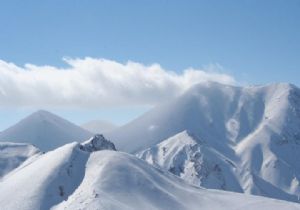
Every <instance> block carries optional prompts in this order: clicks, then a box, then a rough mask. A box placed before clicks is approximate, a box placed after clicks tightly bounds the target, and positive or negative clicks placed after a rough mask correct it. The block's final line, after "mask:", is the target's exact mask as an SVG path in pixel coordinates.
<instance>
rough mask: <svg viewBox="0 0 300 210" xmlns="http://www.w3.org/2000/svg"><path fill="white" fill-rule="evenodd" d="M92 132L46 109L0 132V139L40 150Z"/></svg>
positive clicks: (81, 138) (86, 135)
mask: <svg viewBox="0 0 300 210" xmlns="http://www.w3.org/2000/svg"><path fill="white" fill-rule="evenodd" d="M91 136H92V134H91V133H90V132H88V131H86V130H84V129H82V128H81V127H79V126H77V125H75V124H73V123H71V122H69V121H67V120H64V119H62V118H60V117H58V116H56V115H54V114H52V113H50V112H47V111H43V110H40V111H37V112H35V113H33V114H31V115H30V116H28V117H26V118H25V119H23V120H21V121H20V122H18V123H17V124H15V125H13V126H11V127H10V128H8V129H6V130H4V131H3V132H1V133H0V141H9V142H26V143H30V144H33V145H35V146H37V147H38V148H39V149H41V150H42V151H49V150H52V149H54V148H57V147H59V146H62V145H64V144H66V143H69V142H73V141H82V140H84V139H87V138H89V137H91Z"/></svg>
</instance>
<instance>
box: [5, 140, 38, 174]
mask: <svg viewBox="0 0 300 210" xmlns="http://www.w3.org/2000/svg"><path fill="white" fill-rule="evenodd" d="M40 154H41V152H40V151H39V149H37V148H36V147H34V146H32V145H29V144H21V143H10V142H0V179H1V177H3V176H5V175H6V174H8V173H9V172H11V171H13V170H14V169H16V168H17V167H19V166H20V165H22V164H23V163H25V162H30V161H32V160H33V159H35V158H36V157H37V156H39V155H40Z"/></svg>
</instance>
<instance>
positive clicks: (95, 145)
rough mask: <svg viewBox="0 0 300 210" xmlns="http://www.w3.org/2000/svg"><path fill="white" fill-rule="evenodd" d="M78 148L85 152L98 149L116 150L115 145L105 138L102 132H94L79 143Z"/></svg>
mask: <svg viewBox="0 0 300 210" xmlns="http://www.w3.org/2000/svg"><path fill="white" fill-rule="evenodd" d="M80 149H81V150H83V151H87V152H94V151H99V150H114V151H116V147H115V145H114V144H113V143H112V142H111V141H109V140H107V139H106V138H105V137H104V136H103V135H102V134H96V135H95V136H93V137H92V138H90V139H89V140H87V141H85V142H84V143H82V144H81V146H80Z"/></svg>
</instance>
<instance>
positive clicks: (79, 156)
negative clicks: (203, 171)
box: [0, 138, 300, 210]
mask: <svg viewBox="0 0 300 210" xmlns="http://www.w3.org/2000/svg"><path fill="white" fill-rule="evenodd" d="M99 139H100V140H101V138H99ZM97 141H98V140H96V144H94V145H89V144H93V141H90V143H88V142H85V143H84V144H82V145H81V144H79V143H71V144H67V145H65V146H63V147H60V148H58V149H56V150H54V151H51V152H48V153H46V154H44V155H42V156H41V157H40V158H38V159H37V160H36V161H34V162H33V163H31V164H29V165H27V166H26V167H24V168H22V169H20V170H18V171H17V172H16V173H14V174H12V175H10V176H8V177H7V178H5V179H4V180H2V181H0V206H1V209H3V210H10V209H14V210H19V209H22V210H27V209H28V210H31V209H93V210H94V209H122V210H123V209H147V210H148V209H164V210H165V209H172V210H176V209H178V210H179V209H180V210H182V209H204V210H205V209H207V210H208V209H209V210H210V209H214V210H218V209H220V210H221V209H222V210H224V209H245V210H247V209H251V210H252V209H257V210H259V209H262V210H268V209H270V210H273V209H282V210H285V209H286V210H296V209H300V206H299V205H298V204H294V203H289V202H285V201H277V200H271V199H267V198H263V197H255V196H247V195H243V194H237V193H229V192H224V191H215V190H206V189H202V188H197V187H193V186H190V185H188V184H186V183H185V182H184V181H182V180H181V179H179V178H177V177H176V176H174V175H172V174H170V173H168V172H163V171H161V170H159V169H157V168H154V167H152V166H151V165H149V164H147V163H146V162H144V161H142V160H140V159H138V158H136V157H134V156H132V155H129V154H126V153H122V152H116V151H108V150H103V151H98V150H99V149H101V147H98V146H99V145H103V144H102V143H97ZM94 143H95V141H94ZM105 147H106V148H107V145H106V146H105ZM87 148H97V149H98V150H93V152H87V151H90V150H89V149H87ZM32 178H34V182H33V181H30V180H32Z"/></svg>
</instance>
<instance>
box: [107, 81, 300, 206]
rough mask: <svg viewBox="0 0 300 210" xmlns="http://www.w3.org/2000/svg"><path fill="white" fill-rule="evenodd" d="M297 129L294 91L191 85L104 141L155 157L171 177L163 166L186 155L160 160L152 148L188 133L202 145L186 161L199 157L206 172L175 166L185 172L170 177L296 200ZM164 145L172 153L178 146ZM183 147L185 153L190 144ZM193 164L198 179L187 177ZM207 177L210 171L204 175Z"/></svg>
mask: <svg viewBox="0 0 300 210" xmlns="http://www.w3.org/2000/svg"><path fill="white" fill-rule="evenodd" d="M299 125H300V90H299V89H298V88H297V87H295V86H293V85H290V84H284V83H280V84H272V85H267V86H251V87H233V86H227V85H221V84H218V83H210V82H209V83H203V84H199V85H196V86H194V87H193V88H191V89H190V90H188V91H187V92H186V93H185V94H183V95H182V96H180V97H178V98H177V99H175V100H173V101H171V102H169V103H166V104H164V105H161V106H158V107H156V108H155V109H153V110H152V111H150V112H149V113H147V114H145V115H143V116H141V117H140V118H138V119H137V120H134V121H133V122H131V123H129V124H127V125H125V126H123V127H121V128H119V129H116V130H115V131H114V132H112V133H110V134H108V136H109V137H110V139H112V140H114V141H115V142H116V146H117V147H118V148H119V149H120V150H124V151H128V152H132V153H136V152H139V151H142V150H147V149H148V152H147V153H148V156H149V157H148V160H149V158H150V159H151V158H153V159H154V160H156V161H155V162H156V163H157V164H158V165H161V166H167V169H168V170H171V171H172V170H175V169H171V168H168V167H169V166H168V164H169V163H170V162H172V161H174V162H178V160H176V159H174V158H179V159H182V154H181V153H185V152H184V151H185V149H184V150H182V152H177V153H178V155H175V156H172V155H171V156H170V155H168V154H166V156H158V155H157V154H156V153H155V150H156V149H158V148H160V149H158V150H163V145H157V144H159V143H160V142H162V141H164V140H165V139H167V138H170V137H172V136H174V135H176V134H178V133H180V132H182V131H184V130H187V131H188V133H192V134H193V136H195V137H196V138H194V141H195V142H196V143H198V144H200V145H201V144H202V146H199V145H198V146H195V147H194V149H195V151H194V152H193V151H192V149H191V150H190V152H188V153H187V155H190V157H189V158H190V159H193V158H194V157H193V156H195V155H199V156H200V157H199V158H198V162H199V161H200V162H203V164H204V165H205V167H201V166H198V165H197V164H199V163H198V162H197V161H196V162H195V161H191V162H192V163H190V164H187V163H184V164H181V165H182V167H183V168H180V170H179V169H176V170H177V171H176V170H175V171H173V172H174V173H175V174H177V175H179V176H181V177H183V178H186V179H189V180H193V181H191V182H193V183H196V184H199V185H201V186H206V187H209V188H217V189H225V190H232V191H236V192H246V193H249V194H256V195H264V196H270V197H275V198H280V199H285V200H290V201H297V200H298V195H300V165H299V164H298V161H297V160H299V159H300V126H299ZM166 144H167V145H168V147H169V148H171V147H172V144H175V145H176V144H178V141H169V142H168V143H166ZM181 144H182V147H184V146H185V145H186V148H188V147H189V145H191V144H190V143H189V142H187V143H184V142H181ZM203 145H204V146H203ZM191 147H193V146H192V145H191ZM149 150H150V151H151V152H149ZM197 150H199V151H200V152H197ZM149 153H151V154H149ZM198 153H200V154H198ZM150 156H152V157H150ZM160 158H167V159H173V160H170V161H168V162H165V161H166V160H164V159H162V160H159V159H160ZM196 158H197V157H196ZM181 161H183V160H181ZM195 163H197V164H196V166H195V167H198V169H195V170H196V171H198V172H197V173H196V172H194V173H196V174H195V176H196V178H191V177H190V176H191V175H188V174H187V173H188V172H187V171H190V169H191V168H193V167H192V166H191V164H195ZM213 166H216V167H217V166H220V167H221V168H220V169H219V168H218V167H217V168H215V169H213V168H211V167H213ZM206 170H208V171H209V172H211V171H213V170H216V171H215V172H214V173H212V174H209V175H208V174H207V173H208V172H206ZM219 170H222V171H221V172H217V171H219ZM179 173H180V174H179ZM189 173H190V172H189ZM198 173H199V174H198ZM206 176H208V177H206ZM187 177H189V178H187ZM197 177H198V178H197ZM203 177H205V178H203Z"/></svg>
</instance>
